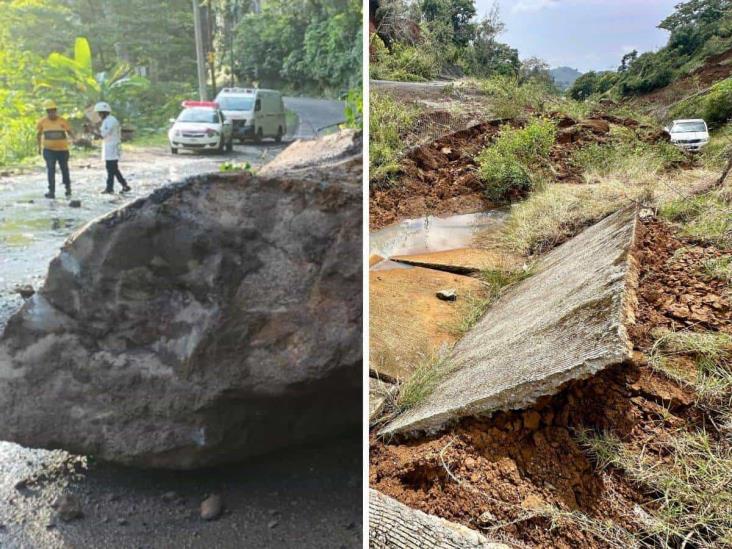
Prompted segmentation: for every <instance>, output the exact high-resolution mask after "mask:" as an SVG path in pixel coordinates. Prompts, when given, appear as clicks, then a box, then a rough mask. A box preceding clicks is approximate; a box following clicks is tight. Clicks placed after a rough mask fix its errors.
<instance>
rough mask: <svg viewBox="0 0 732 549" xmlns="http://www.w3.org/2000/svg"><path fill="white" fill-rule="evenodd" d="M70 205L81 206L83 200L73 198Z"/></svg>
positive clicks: (73, 206) (71, 206)
mask: <svg viewBox="0 0 732 549" xmlns="http://www.w3.org/2000/svg"><path fill="white" fill-rule="evenodd" d="M69 207H70V208H81V200H71V201H69Z"/></svg>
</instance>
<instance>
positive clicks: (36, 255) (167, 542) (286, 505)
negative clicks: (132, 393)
mask: <svg viewBox="0 0 732 549" xmlns="http://www.w3.org/2000/svg"><path fill="white" fill-rule="evenodd" d="M286 104H287V107H288V108H290V109H292V110H294V111H295V112H296V113H297V114H298V116H299V118H300V120H301V124H300V126H299V127H298V128H297V129H296V130H295V131H294V136H293V137H297V138H307V137H311V136H313V135H314V134H315V133H316V130H317V129H318V128H323V127H326V126H329V125H331V124H334V123H338V122H340V121H341V120H342V109H343V104H342V103H340V102H337V101H323V100H316V99H309V98H287V99H286ZM286 145H287V143H284V144H282V145H274V144H273V143H267V142H265V143H263V144H262V145H256V146H254V145H237V146H236V147H235V151H234V153H233V154H231V155H216V154H192V153H182V154H179V155H176V156H174V155H172V154H170V152H169V151H168V150H167V148H161V147H157V148H156V147H151V148H146V149H139V148H128V149H127V150H126V151H125V152H124V153H123V160H122V162H121V169H122V171H123V173H124V174H125V175H126V176H127V177H128V179H129V183H130V185H131V186H132V188H133V191H132V193H130V194H128V195H125V196H121V195H114V196H110V195H101V194H100V191H101V190H102V189H103V188H104V169H103V164H102V162H101V160H99V159H98V158H96V157H95V158H93V159H75V160H72V182H73V192H74V196H73V197H72V198H73V199H77V200H80V201H81V207H79V208H72V207H70V206H69V201H68V200H66V199H64V198H57V199H56V200H47V199H45V198H43V193H44V192H45V185H46V184H45V174H44V173H41V172H36V173H32V174H28V175H22V176H15V177H8V178H1V179H0V332H2V329H3V327H4V325H5V322H6V321H7V318H8V317H9V316H10V315H11V314H12V313H13V312H14V311H15V310H16V309H17V307H18V306H19V305H20V303H21V301H22V300H21V298H20V297H19V296H18V295H17V294H15V293H14V291H13V290H14V288H15V287H16V286H18V285H21V284H32V285H34V286H35V287H38V286H40V284H42V281H43V278H44V276H45V273H46V270H47V267H48V263H49V261H50V260H51V259H52V258H53V257H54V256H55V255H56V253H57V252H58V249H59V248H60V246H61V245H62V243H63V242H64V240H65V239H66V238H67V237H68V236H69V235H70V234H72V233H73V232H74V231H76V230H78V229H79V228H81V227H82V226H83V225H84V224H86V223H87V222H88V221H90V220H91V219H94V218H96V217H98V216H100V215H103V214H105V213H107V212H109V211H111V210H113V209H115V208H117V207H119V206H121V205H123V204H125V203H126V202H128V201H131V200H134V199H136V198H138V197H140V196H144V195H146V194H148V193H149V192H151V191H152V190H154V189H156V188H159V187H161V186H164V185H166V184H168V183H170V182H172V181H176V180H179V179H180V178H182V177H185V176H189V175H194V174H200V173H205V172H209V171H218V169H219V165H220V164H221V163H222V162H224V161H232V162H249V163H251V164H252V165H253V166H255V167H256V166H258V165H262V164H264V163H266V162H267V161H268V160H270V159H272V158H273V157H274V156H276V154H277V153H279V152H280V151H281V150H283V149H284V148H285V146H286ZM61 188H62V187H61ZM59 194H60V193H59ZM64 491H69V492H71V493H73V494H77V495H78V496H79V497H80V499H81V502H82V508H83V513H84V517H83V518H82V519H79V520H76V521H73V522H70V523H64V522H62V521H60V520H58V519H56V518H54V517H55V511H54V509H53V508H52V506H51V505H52V503H53V502H54V501H55V500H56V498H57V497H58V495H59V494H60V493H62V492H64ZM171 492H175V495H172V494H170V493H171ZM214 492H216V493H221V494H222V495H223V497H224V500H225V505H226V508H227V511H226V512H225V513H224V515H223V516H222V517H221V518H220V519H219V520H218V521H213V522H205V521H203V520H202V519H201V518H200V517H199V513H198V507H199V504H200V502H201V500H203V499H204V498H205V497H206V495H207V494H210V493H214ZM166 494H167V496H166V497H164V495H166ZM360 546H361V443H360V438H359V437H354V438H345V439H344V438H340V439H338V438H336V439H334V440H332V441H329V442H325V443H323V444H321V445H318V446H313V447H309V448H301V449H294V450H290V451H288V452H284V453H282V454H279V455H275V456H267V457H266V458H263V459H259V460H252V461H250V462H247V463H243V464H241V465H237V466H231V467H226V468H219V469H214V470H207V471H201V472H195V473H161V472H149V471H137V470H132V469H125V468H120V467H112V466H109V465H105V464H99V463H95V462H94V460H93V459H92V458H87V457H81V456H71V455H69V454H66V453H65V452H60V451H55V452H49V451H45V450H32V449H27V448H22V447H20V446H18V445H15V444H10V443H5V442H0V547H2V548H10V549H16V548H17V549H19V548H34V549H36V548H39V549H45V548H71V547H73V548H77V547H84V548H97V547H100V548H101V547H105V548H106V547H115V548H139V547H144V548H155V549H157V548H188V547H191V548H198V547H201V548H238V547H305V548H308V547H360Z"/></svg>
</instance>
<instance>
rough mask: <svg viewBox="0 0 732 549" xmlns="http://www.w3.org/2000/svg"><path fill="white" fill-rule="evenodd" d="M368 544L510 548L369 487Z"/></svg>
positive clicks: (379, 548) (377, 548)
mask: <svg viewBox="0 0 732 549" xmlns="http://www.w3.org/2000/svg"><path fill="white" fill-rule="evenodd" d="M369 547H370V548H373V549H407V548H410V549H411V548H414V547H420V548H423V549H433V548H434V549H437V548H440V549H469V548H481V549H511V548H510V546H508V545H505V544H503V543H496V542H492V541H490V540H489V539H488V538H486V537H485V536H484V535H483V534H481V533H480V532H477V531H475V530H471V529H470V528H468V527H466V526H463V525H462V524H457V523H455V522H450V521H449V520H445V519H442V518H439V517H436V516H433V515H428V514H427V513H424V512H422V511H417V510H416V509H412V508H411V507H407V506H406V505H404V504H403V503H400V502H399V501H397V500H395V499H393V498H391V497H389V496H386V495H384V494H382V493H381V492H378V491H376V490H373V489H369Z"/></svg>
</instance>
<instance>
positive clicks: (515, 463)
mask: <svg viewBox="0 0 732 549" xmlns="http://www.w3.org/2000/svg"><path fill="white" fill-rule="evenodd" d="M639 233H640V234H639V240H638V243H639V244H638V248H639V249H638V250H637V252H636V253H637V254H638V255H637V257H638V258H639V259H640V266H641V275H640V288H639V301H640V306H639V310H638V314H637V326H636V327H635V328H633V330H631V336H632V337H633V339H634V343H635V346H636V353H635V356H636V360H634V362H633V363H629V364H624V365H618V366H616V367H614V368H610V369H608V370H605V371H604V372H602V373H600V374H598V375H596V376H594V377H593V378H591V379H589V380H584V381H579V382H574V383H572V384H569V385H568V386H566V387H565V388H564V389H563V390H562V391H561V392H560V393H559V394H557V395H554V396H553V397H546V398H543V399H541V400H540V401H539V402H538V403H537V404H536V405H535V406H534V407H533V408H531V409H528V410H524V411H512V412H499V413H497V414H494V415H493V416H492V417H490V418H481V419H476V418H471V419H467V420H464V421H462V422H460V423H459V424H458V425H457V426H456V427H454V428H453V429H452V430H451V431H449V432H446V433H443V434H439V435H435V436H432V437H431V438H427V439H422V440H416V441H414V440H413V441H406V442H398V441H391V442H394V443H390V444H387V443H385V442H384V441H380V440H378V439H377V438H376V436H375V435H372V437H371V452H370V464H371V467H370V476H369V481H370V484H371V486H372V487H373V488H375V489H377V490H380V491H382V492H383V493H385V494H388V495H390V496H392V497H394V498H396V499H398V500H399V501H402V502H403V503H405V504H407V505H410V506H412V507H414V508H417V509H420V510H422V511H425V512H427V513H431V514H435V515H438V516H441V517H443V518H446V519H449V520H453V521H456V522H459V523H462V524H464V525H466V526H468V527H471V528H474V529H478V530H480V529H490V528H491V527H495V528H492V529H490V530H489V531H488V532H487V533H488V535H489V537H493V538H496V537H499V538H504V539H508V540H509V541H514V542H517V543H521V544H525V545H526V546H529V547H541V548H544V547H559V548H575V547H583V548H584V547H588V548H595V547H598V548H599V547H602V548H604V547H611V546H613V544H612V543H610V542H609V541H608V539H607V538H606V537H603V535H601V534H600V533H599V532H598V531H590V530H588V529H587V528H581V527H579V526H578V524H577V523H576V522H575V521H570V520H568V519H566V518H560V519H559V520H557V521H555V522H552V520H550V518H548V517H547V516H546V513H545V512H542V511H541V508H542V506H544V505H546V504H549V505H552V506H555V507H557V508H559V509H561V510H563V511H576V510H580V511H582V512H584V513H585V514H587V515H588V516H589V517H592V518H594V519H598V520H607V519H610V520H612V521H613V522H615V524H617V525H619V526H621V527H623V528H625V529H627V530H628V531H631V532H638V531H640V530H641V529H642V523H641V520H642V516H643V513H642V512H638V510H637V504H641V505H642V506H643V508H644V509H645V510H646V511H652V510H653V509H654V505H655V504H654V494H651V493H648V492H646V491H645V490H644V489H643V488H642V487H640V486H638V485H636V484H634V483H633V482H631V481H630V480H629V479H628V478H626V477H625V476H624V475H623V474H622V472H620V471H616V470H612V469H611V470H606V471H602V470H599V469H597V468H596V467H595V464H593V463H592V462H591V460H590V458H589V457H588V454H587V453H586V451H585V450H584V449H583V448H582V447H581V445H580V444H579V443H578V441H577V438H576V434H577V432H578V430H580V429H585V428H589V429H593V430H597V431H601V432H611V433H614V434H615V435H616V436H618V437H619V438H620V439H621V440H623V441H624V442H625V443H627V444H630V445H632V446H634V447H637V448H638V449H640V448H641V447H645V451H646V452H647V455H649V456H650V455H654V454H655V455H657V456H658V459H659V460H661V459H663V456H664V451H665V450H664V444H663V443H664V441H665V440H668V437H669V435H670V433H672V432H673V431H674V430H677V429H684V428H694V427H695V426H698V425H700V424H701V423H702V422H704V421H705V415H704V414H703V413H702V412H701V411H700V410H699V409H698V408H696V407H695V406H694V404H693V403H694V396H695V395H694V394H693V393H692V392H691V389H690V388H689V387H688V386H687V387H681V386H679V385H677V384H676V383H674V382H672V381H670V380H669V379H667V378H666V377H663V376H661V375H660V374H658V373H656V372H654V371H653V370H652V369H651V368H650V367H649V366H648V365H647V364H646V362H645V359H644V355H643V353H644V352H648V351H649V347H650V345H651V340H650V336H649V334H650V332H651V330H652V329H654V328H659V327H666V328H668V327H690V328H691V329H699V330H727V331H728V330H729V327H730V322H729V320H730V317H729V314H730V304H729V300H728V298H725V297H723V295H722V294H723V291H722V288H720V286H719V285H718V284H717V282H716V281H713V280H711V279H709V277H707V276H706V275H704V274H703V273H702V272H701V271H700V270H699V265H698V263H697V264H694V258H696V259H697V260H698V259H699V258H701V257H706V256H711V255H717V254H720V253H721V252H719V251H717V250H714V249H713V248H709V247H700V246H696V245H693V244H689V243H683V242H682V241H680V240H679V239H678V238H676V237H674V236H673V234H672V232H671V230H670V229H669V228H668V227H667V226H665V225H664V224H663V223H661V222H659V221H651V222H649V223H647V224H645V225H642V226H641V227H640V229H639ZM681 248H685V249H686V250H687V252H686V254H683V255H680V254H676V255H674V252H676V251H677V250H679V249H681ZM687 254H688V257H689V259H688V262H687V260H685V259H684V258H685V257H687ZM690 289H691V290H690ZM659 292H660V297H659ZM667 303H668V304H670V305H671V307H670V308H668V309H666V308H665V304H667ZM659 304H660V306H663V307H664V310H663V311H660V310H659ZM674 304H684V305H686V306H688V310H689V314H696V315H699V317H700V318H701V322H700V323H698V324H691V325H690V324H687V321H691V322H692V323H693V322H695V321H696V320H694V319H695V318H696V317H694V319H692V318H691V317H690V316H688V315H686V316H683V315H682V316H679V314H678V312H677V311H676V308H675V307H674V306H673V305H674ZM716 304H721V308H719V306H718V305H716ZM448 471H449V472H448ZM458 480H459V482H458ZM614 546H616V547H617V545H614Z"/></svg>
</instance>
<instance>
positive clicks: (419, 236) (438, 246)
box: [369, 209, 509, 271]
mask: <svg viewBox="0 0 732 549" xmlns="http://www.w3.org/2000/svg"><path fill="white" fill-rule="evenodd" d="M508 215H509V212H508V210H505V209H500V210H491V211H487V212H479V213H473V214H463V215H453V216H451V217H435V216H426V217H422V218H419V219H407V220H405V221H402V222H401V223H399V224H396V225H391V226H389V227H385V228H384V229H380V230H378V231H374V232H372V233H371V234H370V235H369V247H370V255H371V256H374V255H378V256H381V257H384V258H390V257H395V256H405V255H415V254H423V253H430V252H441V251H444V250H455V249H457V248H467V247H471V246H474V245H475V243H474V240H475V237H476V236H477V235H478V234H480V235H481V238H484V236H485V235H486V234H490V233H492V232H494V231H495V232H498V231H499V230H500V229H501V228H502V227H503V225H504V223H505V222H506V220H507V219H508ZM396 265H398V263H396V262H394V261H388V260H385V261H381V262H379V263H377V264H375V265H374V266H372V267H371V269H370V270H372V271H376V270H387V269H390V268H395V266H396Z"/></svg>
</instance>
